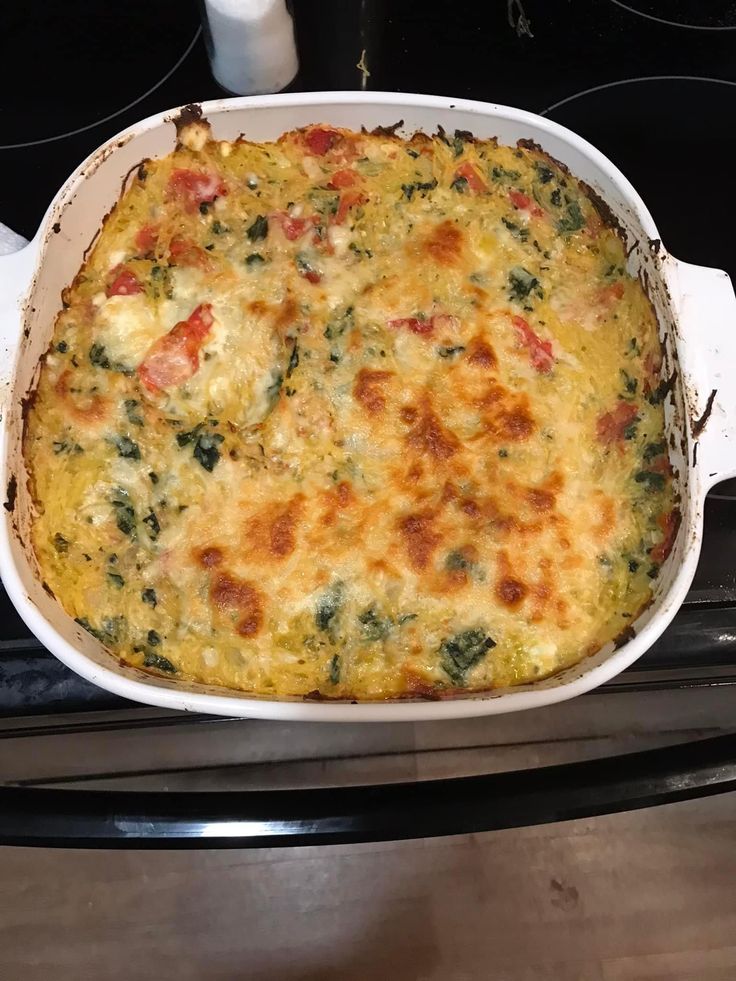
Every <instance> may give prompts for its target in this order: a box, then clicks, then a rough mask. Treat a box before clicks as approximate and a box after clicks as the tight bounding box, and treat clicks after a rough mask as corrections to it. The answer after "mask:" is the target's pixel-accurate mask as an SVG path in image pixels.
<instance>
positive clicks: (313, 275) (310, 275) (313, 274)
mask: <svg viewBox="0 0 736 981" xmlns="http://www.w3.org/2000/svg"><path fill="white" fill-rule="evenodd" d="M303 276H304V278H305V279H306V280H308V281H309V282H310V283H319V282H321V280H322V274H321V273H318V272H317V270H316V269H307V270H306V271H305V272H304V273H303Z"/></svg>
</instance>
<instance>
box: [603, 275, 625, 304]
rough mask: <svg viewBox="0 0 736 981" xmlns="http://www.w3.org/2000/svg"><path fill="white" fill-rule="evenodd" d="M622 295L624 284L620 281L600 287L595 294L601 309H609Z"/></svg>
mask: <svg viewBox="0 0 736 981" xmlns="http://www.w3.org/2000/svg"><path fill="white" fill-rule="evenodd" d="M623 295H624V284H623V283H622V282H621V280H620V279H619V280H617V281H616V282H615V283H611V284H610V285H609V286H604V287H602V288H601V289H600V290H599V291H598V293H597V294H596V299H597V302H598V303H599V304H600V305H601V306H603V307H610V306H613V304H614V303H615V302H616V301H617V300H620V299H621V298H622V297H623Z"/></svg>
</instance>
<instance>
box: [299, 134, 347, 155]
mask: <svg viewBox="0 0 736 981" xmlns="http://www.w3.org/2000/svg"><path fill="white" fill-rule="evenodd" d="M340 139H341V136H340V134H339V133H338V132H336V131H335V130H334V129H323V128H322V127H321V126H317V127H315V128H314V129H310V130H307V132H306V133H305V134H304V142H305V144H306V146H307V149H308V150H309V152H310V153H313V154H314V155H315V156H316V157H323V156H324V155H325V154H326V153H329V151H330V150H331V149H332V148H333V147H334V146H335V145H336V144H337V143H339V142H340Z"/></svg>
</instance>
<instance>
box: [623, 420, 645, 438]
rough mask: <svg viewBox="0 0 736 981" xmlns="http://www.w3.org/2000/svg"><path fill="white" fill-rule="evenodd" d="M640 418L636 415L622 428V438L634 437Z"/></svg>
mask: <svg viewBox="0 0 736 981" xmlns="http://www.w3.org/2000/svg"><path fill="white" fill-rule="evenodd" d="M640 422H641V419H640V418H639V416H636V417H635V418H634V419H632V420H631V422H630V423H629V424H628V426H626V427H625V428H624V439H636V433H637V429H638V426H639V423H640Z"/></svg>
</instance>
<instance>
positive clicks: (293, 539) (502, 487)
mask: <svg viewBox="0 0 736 981" xmlns="http://www.w3.org/2000/svg"><path fill="white" fill-rule="evenodd" d="M201 126H202V124H198V127H199V128H198V130H197V139H196V140H195V141H194V143H192V141H189V144H190V145H189V147H186V146H180V147H179V148H178V149H177V151H176V152H175V153H173V154H172V155H170V156H169V157H167V158H165V159H162V160H157V161H151V162H146V163H145V164H144V165H142V166H141V168H140V170H139V172H138V175H137V178H136V179H135V180H134V181H133V184H132V186H131V187H130V188H129V190H128V191H127V192H126V193H125V194H124V196H123V198H122V199H121V201H120V202H119V204H118V205H117V207H116V208H115V209H114V211H113V213H112V215H111V216H110V218H109V220H108V221H107V223H106V225H105V228H104V230H103V232H102V235H101V237H100V239H99V241H98V242H97V245H96V247H95V249H94V251H93V253H92V255H91V256H90V258H89V260H88V261H87V262H86V264H85V266H84V267H83V268H82V270H81V271H80V273H79V275H78V276H77V278H76V280H75V282H74V284H73V286H72V287H71V288H70V289H69V290H68V291H67V293H66V295H65V309H64V311H63V312H62V313H61V314H60V316H59V318H58V321H57V324H56V328H55V333H54V339H53V344H52V347H51V349H50V351H49V353H48V355H47V357H46V360H45V362H44V364H43V368H42V371H41V377H40V382H39V387H38V393H37V395H38V397H37V399H36V401H35V403H34V406H33V409H32V411H31V413H30V418H29V421H28V428H27V432H26V444H25V448H26V457H27V462H28V464H29V468H30V470H31V472H32V475H33V483H34V488H35V495H36V499H37V502H38V513H37V516H36V519H35V525H34V542H35V548H36V552H37V556H38V561H39V563H40V566H41V569H42V572H43V575H44V577H45V579H46V581H47V583H48V585H49V586H50V588H51V589H52V590H53V591H54V592H55V594H56V595H57V596H58V597H59V599H60V601H61V602H62V603H63V605H64V607H65V608H66V609H67V610H68V611H69V613H70V614H71V615H72V616H73V617H76V618H77V619H78V621H79V622H80V623H81V624H82V625H83V626H85V627H86V628H87V629H88V630H90V631H91V632H92V633H93V634H95V636H97V637H99V638H100V639H101V640H102V641H103V643H105V644H106V645H107V646H108V647H109V648H110V649H111V650H112V651H115V652H116V653H117V654H118V655H119V656H120V657H122V658H123V659H124V660H126V661H128V662H129V663H131V664H133V665H136V666H139V667H144V668H147V669H150V670H153V671H164V672H168V673H176V674H178V675H180V676H183V677H187V678H192V679H196V680H199V681H202V682H206V683H210V684H215V685H222V686H226V687H230V688H235V689H240V690H243V691H248V692H253V693H257V694H262V695H310V694H311V695H314V694H315V693H319V694H321V695H322V696H325V697H345V698H356V699H380V698H387V697H393V696H410V695H414V696H420V697H421V696H424V697H436V696H437V695H441V694H442V693H444V692H448V691H450V692H452V691H455V690H457V689H463V690H478V689H487V688H492V687H497V686H505V685H513V684H519V683H523V682H529V681H533V680H535V679H538V678H541V677H543V676H545V675H549V674H550V673H552V672H555V671H558V670H560V669H561V668H563V667H566V666H568V665H570V664H573V663H575V662H577V661H579V660H580V659H581V658H583V657H584V656H586V655H587V654H590V653H591V652H593V651H595V650H597V649H599V648H600V646H601V645H603V644H604V643H606V642H607V641H609V640H611V639H612V638H613V637H615V636H616V635H617V634H619V633H620V632H621V631H622V630H623V629H625V628H626V627H627V625H628V624H629V623H630V621H631V619H632V618H633V617H635V616H636V614H637V612H638V611H639V610H640V609H641V608H642V606H643V605H644V604H646V603H647V602H648V601H649V599H650V596H651V592H650V584H651V580H652V578H653V577H654V576H655V575H656V573H657V569H658V567H659V565H660V564H661V562H662V561H663V560H664V558H665V557H666V555H667V552H668V550H669V548H670V547H671V544H672V539H673V537H674V532H675V531H676V528H677V520H678V516H677V512H676V511H675V510H674V509H673V490H672V480H671V473H670V467H669V463H668V459H667V451H666V446H665V441H664V435H663V412H662V406H661V401H662V395H663V391H664V389H663V387H662V385H661V383H660V380H659V366H660V363H661V352H660V346H659V342H658V338H657V325H656V322H655V319H654V316H653V313H652V309H651V306H650V304H649V302H648V300H647V298H646V296H645V295H644V292H643V290H642V288H641V286H640V284H639V283H638V282H637V281H636V280H634V279H633V278H631V277H630V276H629V275H628V274H627V272H626V269H625V255H624V250H623V246H622V243H621V241H620V240H619V238H618V237H617V235H616V233H615V232H614V231H613V230H612V229H610V228H608V227H606V225H605V223H604V221H603V220H602V218H601V216H600V215H599V213H598V212H597V210H596V208H595V206H594V204H593V202H592V201H591V200H590V198H589V197H588V196H587V195H586V193H585V189H584V188H583V187H582V186H581V185H580V184H579V183H578V182H577V181H576V180H575V179H574V178H573V177H572V176H571V175H570V174H568V173H567V172H565V171H563V170H562V169H561V168H559V167H558V166H557V165H556V164H555V163H554V162H553V161H552V160H550V159H549V158H547V157H546V156H545V155H544V154H543V153H542V152H541V151H539V150H538V149H536V148H534V147H526V146H520V147H518V148H511V147H505V146H499V145H497V144H496V142H495V141H486V142H480V141H475V140H473V139H472V137H470V136H469V134H464V133H457V134H456V135H455V136H454V137H451V136H448V135H446V134H444V133H441V134H440V135H439V136H436V137H433V138H430V137H428V136H424V135H421V134H417V135H416V136H414V137H413V138H412V139H411V140H410V141H404V140H401V139H399V138H398V137H397V136H394V135H391V134H387V133H385V132H381V133H376V134H372V135H371V134H357V133H351V132H348V131H337V130H332V129H328V128H325V127H312V128H310V129H308V130H305V131H299V132H294V133H288V134H286V135H285V136H283V137H282V138H281V139H280V140H279V141H278V142H276V143H272V144H253V143H248V142H245V141H240V142H237V143H235V144H227V143H215V142H212V141H209V140H207V139H203V138H200V137H201V135H202V134H201V132H200V130H201ZM185 142H186V141H185Z"/></svg>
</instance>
